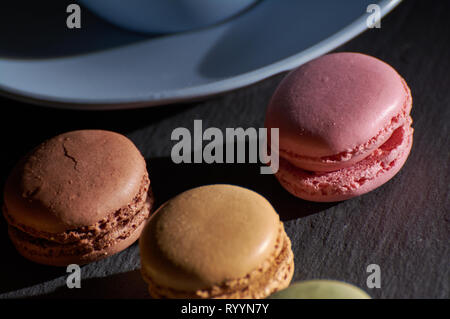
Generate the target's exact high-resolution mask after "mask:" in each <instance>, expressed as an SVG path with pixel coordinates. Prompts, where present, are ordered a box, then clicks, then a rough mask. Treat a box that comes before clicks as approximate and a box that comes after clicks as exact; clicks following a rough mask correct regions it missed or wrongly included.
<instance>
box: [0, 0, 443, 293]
mask: <svg viewBox="0 0 450 319" xmlns="http://www.w3.org/2000/svg"><path fill="white" fill-rule="evenodd" d="M449 13H450V1H446V0H442V1H433V2H430V1H420V0H417V1H414V0H406V1H404V2H403V3H402V4H400V5H399V6H398V7H397V8H396V9H394V11H393V12H392V13H391V14H389V15H388V16H387V17H386V18H384V19H383V20H382V23H381V29H371V30H368V31H366V32H365V33H363V34H362V35H361V36H359V37H357V38H356V39H354V40H352V41H350V42H349V43H347V44H345V45H343V46H342V47H340V48H338V49H337V50H336V51H356V52H362V53H366V54H369V55H373V56H375V57H378V58H380V59H382V60H384V61H386V62H387V63H389V64H391V65H392V66H393V67H394V68H395V69H397V71H398V72H399V73H400V74H401V75H402V76H403V77H404V78H405V79H406V81H407V83H408V84H409V86H410V88H411V91H412V94H413V109H412V117H413V120H414V124H413V126H414V129H415V132H414V145H413V148H412V152H411V155H410V157H409V159H408V161H407V162H406V164H405V166H404V167H403V169H402V170H401V171H400V173H399V174H398V175H397V176H396V177H395V178H393V179H392V180H391V181H390V182H388V183H387V184H385V185H383V186H382V187H380V188H379V189H377V190H374V191H372V192H371V193H369V194H366V195H363V196H361V197H358V198H354V199H351V200H348V201H345V202H339V203H328V204H324V203H312V202H307V201H303V200H300V199H297V198H295V197H293V196H291V195H289V194H288V193H287V192H286V191H285V190H284V189H282V188H281V186H279V184H278V183H277V181H276V179H275V177H274V176H271V175H260V174H259V166H260V165H259V164H255V165H252V164H239V165H237V164H235V165H234V164H214V165H207V164H190V165H175V164H173V163H172V161H171V159H170V151H171V148H172V146H173V145H174V143H173V142H172V141H171V140H170V134H171V132H172V130H173V129H174V128H176V127H187V128H188V129H192V128H193V121H194V119H201V120H203V127H204V128H206V127H212V126H214V127H218V128H220V129H225V128H226V127H243V128H248V127H256V128H258V127H263V122H264V114H265V108H266V106H267V103H268V101H269V98H270V96H271V95H272V94H273V92H274V90H275V88H276V86H277V85H278V83H279V82H280V81H281V79H282V78H283V76H284V74H281V75H277V76H274V77H272V78H269V79H266V80H264V81H262V82H260V83H257V84H255V85H252V86H250V87H246V88H242V89H239V90H236V91H233V92H229V93H226V94H222V95H220V96H216V97H213V98H210V99H208V100H206V101H201V102H196V103H186V104H175V105H170V106H162V107H153V108H148V109H138V110H126V111H102V112H97V111H67V110H57V109H52V108H44V107H38V106H35V105H31V104H27V103H22V102H16V101H13V100H10V99H7V98H1V97H0V105H1V107H0V118H1V120H2V121H1V122H2V124H1V130H2V134H1V137H0V138H1V147H2V153H1V155H2V164H3V165H2V166H1V171H0V178H1V180H0V182H1V184H2V186H3V184H4V181H5V179H6V177H7V175H8V173H9V171H10V170H11V168H12V167H13V165H14V164H15V162H16V161H17V160H18V159H19V158H20V157H21V156H22V155H24V154H25V153H26V152H27V151H28V150H29V149H30V148H32V147H33V146H35V145H37V144H39V143H40V142H42V141H43V140H45V139H46V138H49V137H52V136H54V135H56V134H58V133H62V132H65V131H69V130H74V129H83V128H101V129H108V130H113V131H117V132H120V133H123V134H125V135H127V136H128V137H129V138H131V139H132V140H133V141H134V142H135V143H136V145H137V146H138V148H139V149H140V150H141V151H142V153H143V155H144V156H145V158H146V159H147V164H148V168H149V173H150V178H151V182H152V185H153V188H154V191H155V196H156V199H157V202H158V203H161V202H163V201H165V200H166V199H168V198H170V197H172V196H174V195H176V194H178V193H179V192H181V191H183V190H186V189H188V188H191V187H194V186H198V185H203V184H211V183H232V184H237V185H242V186H245V187H248V188H251V189H253V190H255V191H257V192H259V193H261V194H262V195H264V196H265V197H267V198H268V200H269V201H270V202H271V203H272V204H273V205H274V207H275V208H276V210H277V211H278V213H279V214H280V216H281V219H282V220H283V221H284V222H285V227H286V231H287V233H288V235H289V236H290V238H291V240H292V244H293V250H294V254H295V275H294V279H293V280H294V281H297V280H306V279H318V278H328V279H336V280H343V281H346V282H349V283H353V284H355V285H357V286H359V287H361V288H363V289H364V290H366V291H367V292H368V293H369V294H370V295H371V296H372V297H374V298H449V297H450V292H449V291H450V289H449V281H450V273H449V265H450V251H449V250H450V249H449V247H450V245H449V239H450V229H449V219H450V214H449V211H450V205H449V204H450V201H449V167H448V165H449V160H450V158H449V145H450V140H449V130H448V121H449V120H450V114H449V113H450V76H449V71H450V45H449V39H450V23H449V20H448V14H449ZM0 72H1V70H0ZM0 243H1V244H0V245H1V250H2V259H1V263H0V298H2V297H27V296H32V297H87V298H90V297H92V298H108V297H114V298H145V297H147V292H146V286H145V284H144V283H143V281H142V279H141V278H140V274H139V267H140V265H139V253H138V247H137V245H136V244H134V245H133V246H132V247H130V248H129V249H127V250H126V251H124V252H122V253H120V254H118V255H115V256H113V257H110V258H108V259H106V260H102V261H99V262H96V263H93V264H90V265H86V266H83V267H82V289H72V290H69V289H67V288H66V286H65V279H66V273H65V269H64V268H56V267H48V266H41V265H37V264H33V263H31V262H28V261H27V260H25V259H24V258H22V257H21V256H19V255H18V254H17V253H16V252H15V250H14V248H13V246H12V244H11V243H10V241H9V239H8V236H7V230H6V222H5V221H4V219H3V218H0ZM369 264H378V265H379V266H380V268H381V288H380V289H368V288H367V286H366V279H367V276H368V275H369V273H367V272H366V268H367V266H368V265H369Z"/></svg>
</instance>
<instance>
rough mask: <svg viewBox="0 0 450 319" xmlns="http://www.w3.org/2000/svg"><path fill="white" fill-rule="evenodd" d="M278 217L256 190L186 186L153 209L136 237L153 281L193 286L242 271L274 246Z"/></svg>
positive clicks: (252, 266) (204, 285)
mask: <svg viewBox="0 0 450 319" xmlns="http://www.w3.org/2000/svg"><path fill="white" fill-rule="evenodd" d="M278 227H279V217H278V215H277V214H276V212H275V211H274V209H273V207H272V206H271V205H270V203H269V202H268V201H267V200H266V199H265V198H263V197H262V196H260V195H259V194H257V193H255V192H253V191H250V190H248V189H245V188H242V187H237V186H231V185H209V186H203V187H198V188H194V189H192V190H189V191H186V192H184V193H182V194H180V195H178V196H177V197H175V198H173V199H172V200H170V201H168V202H167V203H166V204H164V205H163V206H162V207H161V208H159V209H158V210H157V212H155V214H153V216H152V217H151V218H150V220H149V222H148V224H147V227H146V228H145V229H144V231H143V234H142V236H141V239H140V249H141V260H142V267H143V271H144V272H145V273H146V274H148V275H149V276H150V277H151V278H152V279H153V280H154V281H155V283H156V284H158V285H160V286H163V287H168V288H173V289H176V290H183V291H191V292H193V291H197V290H201V289H205V288H208V287H211V286H213V285H216V284H220V283H222V282H225V281H227V280H231V279H236V278H240V277H244V276H246V275H247V274H248V273H249V272H250V271H252V270H254V269H257V268H258V267H259V266H260V265H261V264H262V263H263V262H264V261H265V260H267V259H268V258H269V257H270V256H271V254H272V253H273V251H274V247H275V243H276V240H277V236H278Z"/></svg>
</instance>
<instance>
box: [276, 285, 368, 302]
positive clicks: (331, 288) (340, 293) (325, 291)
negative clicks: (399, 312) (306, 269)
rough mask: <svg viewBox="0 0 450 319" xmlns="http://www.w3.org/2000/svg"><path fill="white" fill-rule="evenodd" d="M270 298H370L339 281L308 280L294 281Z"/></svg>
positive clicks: (361, 291)
mask: <svg viewBox="0 0 450 319" xmlns="http://www.w3.org/2000/svg"><path fill="white" fill-rule="evenodd" d="M270 299H371V298H370V296H369V295H368V294H367V293H366V292H364V291H363V290H362V289H360V288H358V287H356V286H353V285H350V284H347V283H345V282H341V281H334V280H308V281H303V282H298V283H294V284H292V285H291V286H289V287H288V288H286V289H284V290H281V291H279V292H277V293H275V294H273V295H272V296H270Z"/></svg>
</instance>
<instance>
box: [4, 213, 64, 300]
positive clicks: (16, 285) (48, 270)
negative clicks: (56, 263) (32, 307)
mask: <svg viewBox="0 0 450 319" xmlns="http://www.w3.org/2000/svg"><path fill="white" fill-rule="evenodd" d="M0 242H1V244H0V245H1V246H0V249H1V251H2V255H3V257H2V262H1V263H0V293H6V292H9V291H14V290H17V289H21V288H25V287H29V286H33V285H36V284H40V283H42V282H44V281H49V280H52V279H56V278H58V277H61V276H64V275H66V268H65V267H52V266H46V265H40V264H36V263H33V262H31V261H29V260H28V259H25V258H24V257H22V256H21V255H20V254H19V253H18V252H17V251H16V249H15V248H14V245H13V244H12V242H11V240H10V239H9V236H8V231H7V225H6V221H5V219H4V218H3V217H2V218H0ZM12 274H13V275H12Z"/></svg>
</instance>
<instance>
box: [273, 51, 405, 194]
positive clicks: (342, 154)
mask: <svg viewBox="0 0 450 319" xmlns="http://www.w3.org/2000/svg"><path fill="white" fill-rule="evenodd" d="M411 106H412V98H411V92H410V90H409V88H408V86H407V84H406V82H405V81H404V79H403V78H402V77H401V76H400V75H399V74H398V73H397V72H396V71H395V70H394V69H393V68H392V67H391V66H389V65H388V64H386V63H384V62H382V61H380V60H379V59H376V58H374V57H371V56H367V55H364V54H360V53H334V54H329V55H325V56H322V57H320V58H318V59H315V60H313V61H311V62H309V63H307V64H304V65H302V66H301V67H299V68H297V69H295V70H293V71H292V72H290V73H289V74H288V75H287V76H286V78H285V79H284V80H283V81H282V82H281V84H280V85H279V87H278V88H277V90H276V91H275V94H274V95H273V97H272V99H271V101H270V103H269V106H268V109H267V114H266V122H265V126H266V128H269V129H270V128H279V139H280V140H279V157H280V167H279V170H278V172H277V173H276V177H277V178H278V180H279V181H280V183H281V185H282V186H283V187H284V188H286V189H287V190H288V191H289V192H290V193H292V194H293V195H295V196H297V197H300V198H303V199H306V200H311V201H319V202H331V201H340V200H345V199H349V198H352V197H355V196H358V195H362V194H365V193H367V192H369V191H371V190H373V189H375V188H377V187H379V186H380V185H382V184H384V183H386V182H387V181H388V180H390V179H391V178H392V177H393V176H394V175H395V174H397V172H398V171H399V170H400V169H401V167H402V166H403V164H404V163H405V161H406V159H407V157H408V155H409V152H410V150H411V146H412V135H413V129H412V127H411V124H412V119H411V117H410V111H411ZM269 132H270V130H269Z"/></svg>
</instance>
